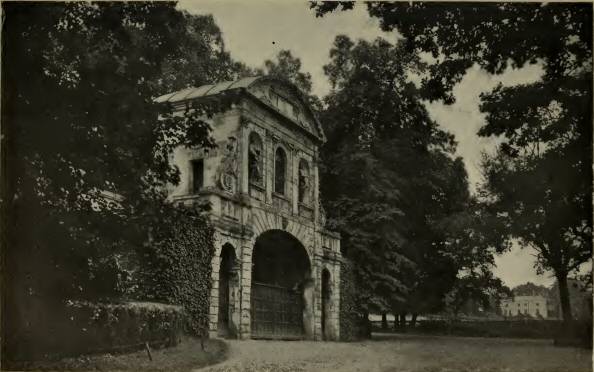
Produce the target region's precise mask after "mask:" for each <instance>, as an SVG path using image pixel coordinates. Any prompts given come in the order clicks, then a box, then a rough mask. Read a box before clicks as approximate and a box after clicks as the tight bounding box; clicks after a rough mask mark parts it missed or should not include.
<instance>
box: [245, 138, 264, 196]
mask: <svg viewBox="0 0 594 372" xmlns="http://www.w3.org/2000/svg"><path fill="white" fill-rule="evenodd" d="M263 169H264V167H263V151H262V139H261V138H260V136H259V135H257V134H256V133H255V132H252V133H250V136H249V145H248V179H249V184H250V185H257V186H260V187H262V186H263V185H264V174H263V172H262V170H263Z"/></svg>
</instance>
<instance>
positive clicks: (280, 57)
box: [256, 50, 322, 112]
mask: <svg viewBox="0 0 594 372" xmlns="http://www.w3.org/2000/svg"><path fill="white" fill-rule="evenodd" d="M256 73H257V74H266V75H268V76H273V77H277V78H280V79H284V80H287V81H290V82H291V83H292V84H294V85H295V86H296V87H297V88H298V89H299V90H300V91H301V93H302V94H303V95H304V96H305V98H306V99H307V101H308V102H309V104H310V106H311V107H312V108H313V110H314V111H316V112H319V111H321V110H322V101H320V99H319V98H318V97H317V96H316V95H314V94H312V93H311V88H312V82H311V74H310V73H309V72H303V71H301V59H299V58H298V57H295V56H293V54H292V53H291V51H290V50H281V51H280V52H278V54H277V55H276V57H275V59H274V60H270V59H267V60H266V61H264V70H260V69H257V70H256Z"/></svg>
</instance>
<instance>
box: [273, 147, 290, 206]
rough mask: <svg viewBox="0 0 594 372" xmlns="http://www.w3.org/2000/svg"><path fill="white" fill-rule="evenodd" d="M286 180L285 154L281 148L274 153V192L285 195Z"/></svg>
mask: <svg viewBox="0 0 594 372" xmlns="http://www.w3.org/2000/svg"><path fill="white" fill-rule="evenodd" d="M286 179H287V154H285V150H283V149H282V148H281V147H279V148H277V149H276V151H275V153H274V192H275V193H277V194H279V195H285V183H286Z"/></svg>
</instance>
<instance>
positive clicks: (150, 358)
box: [144, 341, 153, 362]
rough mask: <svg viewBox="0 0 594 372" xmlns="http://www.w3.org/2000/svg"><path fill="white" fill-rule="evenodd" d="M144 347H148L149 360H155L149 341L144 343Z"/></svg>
mask: <svg viewBox="0 0 594 372" xmlns="http://www.w3.org/2000/svg"><path fill="white" fill-rule="evenodd" d="M144 348H145V349H146V353H147V354H148V357H149V360H150V361H151V362H152V361H153V356H152V355H151V347H150V346H149V343H148V341H147V342H145V343H144Z"/></svg>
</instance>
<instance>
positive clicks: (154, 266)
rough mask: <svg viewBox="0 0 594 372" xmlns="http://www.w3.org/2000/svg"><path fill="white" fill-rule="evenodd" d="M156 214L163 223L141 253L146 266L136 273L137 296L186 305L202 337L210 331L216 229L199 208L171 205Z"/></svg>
mask: <svg viewBox="0 0 594 372" xmlns="http://www.w3.org/2000/svg"><path fill="white" fill-rule="evenodd" d="M155 217H156V218H157V219H158V220H159V221H160V223H161V225H160V226H159V225H158V227H157V228H156V229H155V230H153V232H152V241H151V242H149V243H148V244H146V246H145V247H144V248H143V249H142V251H141V252H139V254H140V255H141V261H142V265H140V267H139V270H138V272H137V273H136V275H137V279H136V283H137V285H138V290H137V293H136V294H135V295H136V296H138V297H139V298H142V299H147V300H151V301H160V302H165V303H172V304H180V305H183V307H184V310H185V311H186V314H187V320H188V328H189V329H188V330H189V331H190V333H191V334H194V335H198V336H202V335H203V334H204V332H205V331H206V330H208V320H209V304H210V302H209V298H210V291H211V287H212V281H211V271H212V267H211V262H212V257H213V256H214V253H215V247H214V244H213V234H214V229H213V228H212V227H211V226H210V224H209V223H208V220H207V218H208V217H207V216H205V215H204V214H201V213H200V211H196V210H195V209H189V208H188V209H179V208H175V207H170V208H169V209H168V210H167V211H165V212H164V213H163V214H161V215H159V216H155ZM197 226H200V227H201V228H199V229H198V228H196V227H197Z"/></svg>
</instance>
